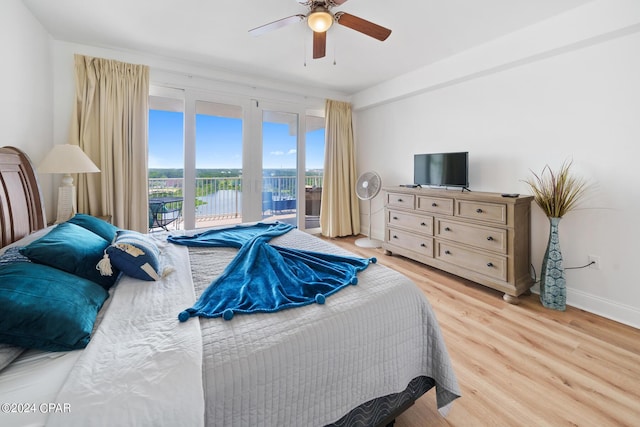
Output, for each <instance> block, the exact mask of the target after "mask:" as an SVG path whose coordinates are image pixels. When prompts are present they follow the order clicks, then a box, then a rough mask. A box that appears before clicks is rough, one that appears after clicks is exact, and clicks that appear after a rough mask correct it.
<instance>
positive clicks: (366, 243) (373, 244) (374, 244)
mask: <svg viewBox="0 0 640 427" xmlns="http://www.w3.org/2000/svg"><path fill="white" fill-rule="evenodd" d="M355 244H356V246H359V247H361V248H381V247H382V242H381V241H380V240H376V239H370V238H368V237H363V238H362V239H358V240H356V241H355Z"/></svg>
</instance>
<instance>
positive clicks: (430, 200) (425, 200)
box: [416, 196, 453, 215]
mask: <svg viewBox="0 0 640 427" xmlns="http://www.w3.org/2000/svg"><path fill="white" fill-rule="evenodd" d="M416 209H418V210H421V211H425V212H433V213H437V214H442V215H453V199H445V198H442V197H428V196H418V206H416Z"/></svg>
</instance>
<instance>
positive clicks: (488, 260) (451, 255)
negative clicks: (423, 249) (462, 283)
mask: <svg viewBox="0 0 640 427" xmlns="http://www.w3.org/2000/svg"><path fill="white" fill-rule="evenodd" d="M435 257H436V258H437V259H439V260H442V261H446V262H448V263H449V264H454V265H457V266H460V267H464V268H466V269H469V270H473V271H475V272H477V273H480V274H484V275H485V276H489V277H492V278H494V279H499V280H507V258H506V257H503V256H500V255H493V254H489V253H484V252H476V251H473V250H471V249H466V248H463V247H461V246H456V245H452V244H449V243H446V242H444V241H442V240H440V241H437V242H436V252H435Z"/></svg>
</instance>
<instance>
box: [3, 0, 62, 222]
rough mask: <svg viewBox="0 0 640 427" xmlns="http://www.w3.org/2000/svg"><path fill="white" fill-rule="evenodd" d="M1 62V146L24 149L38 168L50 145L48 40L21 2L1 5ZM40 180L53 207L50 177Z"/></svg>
mask: <svg viewBox="0 0 640 427" xmlns="http://www.w3.org/2000/svg"><path fill="white" fill-rule="evenodd" d="M16 41H19V43H16ZM0 57H2V66H1V67H0V82H1V83H0V84H1V85H2V90H1V91H0V93H1V96H0V146H5V145H11V146H14V147H18V148H20V149H22V150H23V151H25V152H26V153H27V155H29V157H31V160H32V161H33V162H34V163H35V164H36V165H37V164H38V162H40V160H42V158H43V157H44V155H45V154H46V153H47V151H48V150H49V148H51V145H52V127H53V125H52V108H53V105H52V102H51V99H52V87H53V86H52V77H51V63H50V55H49V36H48V34H47V32H46V31H45V30H44V29H43V28H42V26H41V25H40V23H39V22H38V21H37V20H36V19H35V18H34V17H33V16H32V15H31V12H29V10H28V9H27V8H26V7H25V6H24V5H23V4H22V2H21V1H19V0H3V1H1V2H0ZM40 178H41V181H40V184H41V187H42V188H41V189H42V193H43V195H44V196H45V203H46V205H47V206H51V203H52V202H51V192H52V190H51V188H52V185H51V180H52V177H51V176H50V175H42V176H41V177H40ZM51 211H52V209H47V215H48V216H49V217H50V219H52V218H53V214H55V212H53V214H51Z"/></svg>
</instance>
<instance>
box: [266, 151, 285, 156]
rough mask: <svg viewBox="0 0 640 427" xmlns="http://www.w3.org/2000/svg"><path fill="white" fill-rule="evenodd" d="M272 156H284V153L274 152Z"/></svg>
mask: <svg viewBox="0 0 640 427" xmlns="http://www.w3.org/2000/svg"><path fill="white" fill-rule="evenodd" d="M269 154H271V155H272V156H284V151H272V152H271V153H269Z"/></svg>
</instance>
